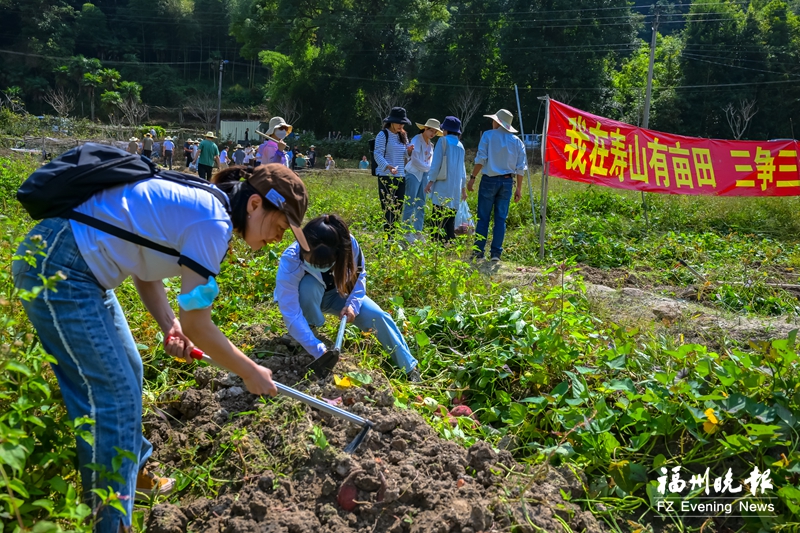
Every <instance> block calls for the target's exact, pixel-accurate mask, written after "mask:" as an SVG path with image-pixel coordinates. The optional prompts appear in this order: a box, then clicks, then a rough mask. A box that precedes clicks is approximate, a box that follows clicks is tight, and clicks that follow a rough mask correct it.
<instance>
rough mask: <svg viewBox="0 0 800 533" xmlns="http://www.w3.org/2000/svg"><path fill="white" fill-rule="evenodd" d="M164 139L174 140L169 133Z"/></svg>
mask: <svg viewBox="0 0 800 533" xmlns="http://www.w3.org/2000/svg"><path fill="white" fill-rule="evenodd" d="M164 140H165V141H171V140H172V137H170V136H169V135H167V136H166V137H164Z"/></svg>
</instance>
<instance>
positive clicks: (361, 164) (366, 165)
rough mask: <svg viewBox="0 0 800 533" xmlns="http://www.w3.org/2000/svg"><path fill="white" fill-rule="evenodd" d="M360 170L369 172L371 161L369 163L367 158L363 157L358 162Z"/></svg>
mask: <svg viewBox="0 0 800 533" xmlns="http://www.w3.org/2000/svg"><path fill="white" fill-rule="evenodd" d="M358 169H359V170H369V161H367V156H362V157H361V161H359V162H358Z"/></svg>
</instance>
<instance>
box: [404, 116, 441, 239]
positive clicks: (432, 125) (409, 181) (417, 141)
mask: <svg viewBox="0 0 800 533" xmlns="http://www.w3.org/2000/svg"><path fill="white" fill-rule="evenodd" d="M416 124H417V127H418V128H419V129H421V130H422V131H421V132H420V133H418V134H416V135H415V136H414V137H413V138H412V139H411V142H410V143H409V146H410V147H411V156H410V159H409V161H408V163H406V176H405V184H406V189H405V199H404V201H403V223H404V224H408V225H410V226H411V227H412V228H413V229H414V233H407V234H406V236H405V237H406V240H407V241H409V242H414V241H415V240H417V239H421V238H422V226H423V222H424V220H425V186H426V185H427V183H428V171H429V170H430V169H431V161H432V160H433V143H432V142H431V140H432V139H433V138H434V137H436V136H441V135H442V134H443V132H442V128H441V124H440V123H439V121H438V120H436V119H435V118H430V119H428V121H427V122H426V123H425V124H420V123H419V122H417V123H416Z"/></svg>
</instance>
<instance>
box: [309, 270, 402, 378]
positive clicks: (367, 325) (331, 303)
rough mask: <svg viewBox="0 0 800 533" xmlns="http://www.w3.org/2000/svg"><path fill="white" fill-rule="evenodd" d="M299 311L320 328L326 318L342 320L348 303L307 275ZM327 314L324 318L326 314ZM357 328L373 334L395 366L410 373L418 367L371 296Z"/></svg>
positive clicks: (358, 318)
mask: <svg viewBox="0 0 800 533" xmlns="http://www.w3.org/2000/svg"><path fill="white" fill-rule="evenodd" d="M298 290H299V293H300V308H301V309H302V310H303V316H304V317H305V318H306V321H308V324H309V325H310V326H317V327H319V326H321V325H323V324H324V323H325V316H324V314H328V315H336V316H337V317H338V316H339V313H341V312H342V309H344V306H345V304H346V303H347V298H343V297H342V296H341V295H340V294H339V293H338V292H337V291H336V289H332V290H329V291H326V290H325V287H323V286H322V284H321V283H320V282H319V281H317V279H316V278H314V276H311V275H309V274H306V275H305V276H303V279H301V280H300V287H299V289H298ZM323 313H324V314H323ZM354 324H355V325H356V326H358V328H359V329H360V330H361V331H367V330H370V329H372V330H374V331H375V334H376V336H377V337H378V340H379V341H380V343H381V345H382V346H383V349H384V350H386V351H387V352H389V354H390V355H391V356H392V360H394V362H395V364H396V365H397V366H399V367H400V368H402V369H403V370H405V371H406V372H411V371H412V370H414V367H416V366H417V360H416V359H414V356H413V355H411V351H410V350H409V349H408V344H406V341H405V339H403V335H402V334H401V333H400V330H399V329H398V328H397V324H395V323H394V320H392V317H390V316H389V313H387V312H386V311H384V310H383V309H381V308H380V306H378V304H376V303H375V302H373V301H372V300H371V299H370V298H369V296H365V297H364V299H363V300H361V311H360V312H359V313H358V314H357V315H356V319H355V321H354Z"/></svg>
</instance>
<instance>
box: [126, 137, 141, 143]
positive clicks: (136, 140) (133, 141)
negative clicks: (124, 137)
mask: <svg viewBox="0 0 800 533" xmlns="http://www.w3.org/2000/svg"><path fill="white" fill-rule="evenodd" d="M128 142H129V143H138V142H139V139H137V138H136V137H131V138H130V139H128Z"/></svg>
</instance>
